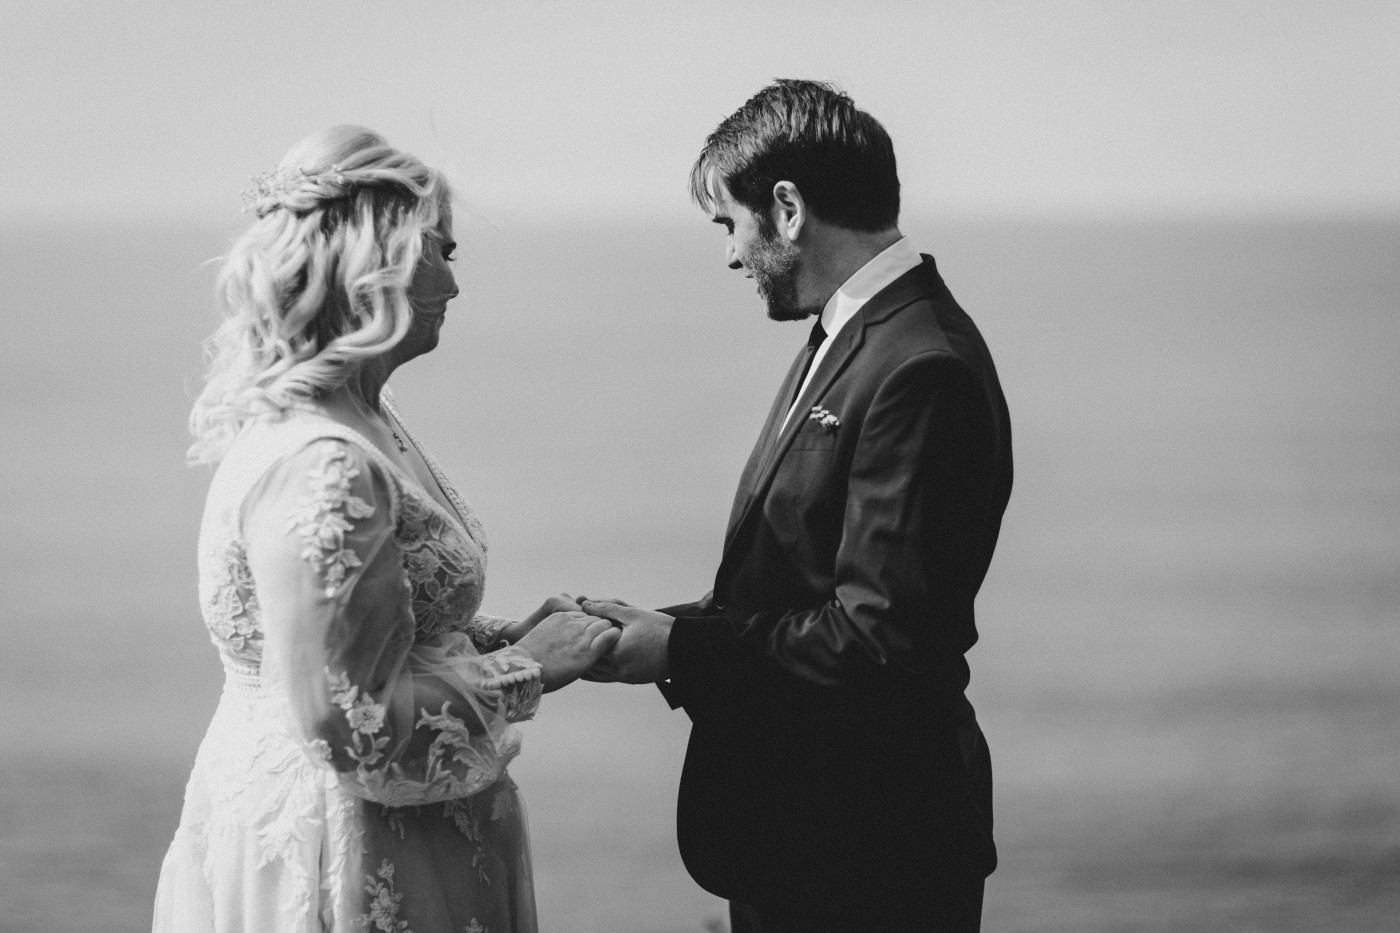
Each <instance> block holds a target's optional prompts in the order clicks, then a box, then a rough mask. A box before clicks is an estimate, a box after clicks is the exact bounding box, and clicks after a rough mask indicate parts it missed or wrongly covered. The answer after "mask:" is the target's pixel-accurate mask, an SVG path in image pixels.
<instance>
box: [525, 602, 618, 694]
mask: <svg viewBox="0 0 1400 933" xmlns="http://www.w3.org/2000/svg"><path fill="white" fill-rule="evenodd" d="M620 637H622V630H621V629H618V628H616V627H615V626H614V625H613V624H612V622H611V621H609V620H608V619H600V618H597V617H596V616H591V615H589V614H588V613H586V612H581V611H578V610H566V611H562V612H555V613H551V614H550V615H548V616H546V617H545V618H544V619H542V620H540V621H539V622H538V623H537V624H535V625H534V626H533V627H532V628H531V629H530V631H528V632H526V633H525V635H524V636H523V637H522V638H521V639H520V641H519V642H518V644H519V646H520V647H521V648H524V649H525V650H526V651H528V652H529V653H530V656H531V657H532V658H534V659H535V660H536V661H538V662H539V664H540V667H541V669H542V671H541V679H542V680H543V682H544V691H545V693H548V692H549V691H551V690H558V689H559V688H560V687H563V686H565V685H566V684H569V683H572V682H573V681H575V680H577V679H578V678H579V677H580V676H582V674H583V672H584V671H586V670H588V669H589V668H590V667H592V666H593V665H594V664H596V663H597V662H598V661H599V660H600V659H601V658H602V657H603V655H605V654H607V653H608V652H609V651H611V650H612V647H613V645H615V644H617V640H618V639H619V638H620Z"/></svg>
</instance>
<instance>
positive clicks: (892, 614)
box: [669, 352, 996, 717]
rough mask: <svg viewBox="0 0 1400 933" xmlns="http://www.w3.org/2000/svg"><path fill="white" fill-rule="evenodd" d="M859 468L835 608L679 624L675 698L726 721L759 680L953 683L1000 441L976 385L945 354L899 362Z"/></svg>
mask: <svg viewBox="0 0 1400 933" xmlns="http://www.w3.org/2000/svg"><path fill="white" fill-rule="evenodd" d="M860 430H861V434H860V437H859V439H858V441H857V445H856V449H855V453H854V456H853V460H852V463H851V468H850V474H849V479H848V486H847V496H846V507H845V513H844V516H843V522H842V532H841V542H840V546H839V548H838V550H837V554H836V561H835V567H834V578H835V598H834V599H832V600H830V601H829V602H827V603H826V604H825V605H823V606H816V607H804V608H793V609H791V610H787V611H783V612H760V613H746V612H744V611H743V607H729V608H727V609H726V610H724V612H723V615H722V617H721V618H717V617H715V616H714V615H713V614H712V612H711V613H700V614H696V615H694V616H679V617H678V618H677V621H676V624H675V625H674V626H673V629H672V634H671V639H670V643H669V650H670V667H671V678H672V682H673V685H674V686H673V690H674V692H675V693H676V695H677V697H678V698H679V699H680V700H681V702H682V703H683V704H684V705H685V706H686V707H687V710H688V711H689V712H690V713H691V715H692V717H695V716H697V715H701V716H703V715H710V714H713V715H722V714H723V713H724V712H725V711H726V710H731V709H734V710H735V711H737V709H736V704H737V706H742V705H744V704H745V703H746V702H747V701H748V700H749V699H751V698H749V697H746V696H745V694H746V693H748V692H750V691H751V690H753V689H754V686H753V685H754V684H756V683H763V682H764V681H765V680H766V681H772V680H773V679H774V677H775V676H776V677H777V678H778V679H779V680H783V679H786V680H788V681H792V682H795V683H799V684H805V685H812V686H819V687H853V688H857V689H859V688H861V687H864V686H868V685H871V684H873V683H880V684H882V685H885V686H897V685H899V684H900V683H909V684H913V683H928V682H929V681H930V679H931V678H932V679H933V680H934V682H938V681H940V680H946V679H950V678H951V680H952V681H953V683H952V684H950V686H952V687H955V688H956V689H959V690H960V689H962V687H963V686H965V673H964V674H963V675H962V682H961V683H958V682H957V680H958V679H959V678H958V673H957V671H958V670H959V669H961V670H962V671H964V672H965V670H966V668H965V665H964V663H963V661H962V655H963V653H964V652H965V651H966V650H967V649H968V648H969V647H971V645H972V643H973V642H974V641H975V640H976V632H975V628H974V626H973V620H972V597H973V595H974V594H975V593H976V590H977V586H978V584H979V583H980V573H981V571H980V569H979V559H978V555H979V553H980V552H979V546H980V536H981V531H980V529H982V528H984V527H985V526H986V512H987V509H988V507H989V502H990V499H991V495H992V492H991V485H992V469H991V465H992V462H993V457H994V455H995V450H994V448H995V443H996V440H995V438H996V433H995V428H994V422H993V417H992V408H991V402H990V400H989V397H988V394H987V392H986V390H985V387H984V385H983V383H982V380H981V378H980V377H979V376H978V375H977V373H976V372H974V371H973V370H972V369H971V368H970V367H968V366H967V365H966V364H965V363H963V362H962V361H961V360H959V359H957V358H956V357H954V356H952V355H950V354H947V353H941V352H934V353H927V354H923V355H920V356H916V357H913V358H911V359H909V360H907V361H905V362H904V363H903V364H902V365H901V366H899V367H898V368H897V369H896V370H894V371H893V372H892V373H891V374H890V375H889V376H888V377H887V378H886V380H885V381H884V382H883V384H882V385H881V386H880V388H879V389H878V390H877V392H876V393H875V396H874V398H873V400H872V402H871V405H870V408H869V411H868V412H867V414H866V417H865V419H864V421H863V423H862V425H861V429H860Z"/></svg>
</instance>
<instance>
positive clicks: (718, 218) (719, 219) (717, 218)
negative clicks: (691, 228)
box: [710, 214, 734, 227]
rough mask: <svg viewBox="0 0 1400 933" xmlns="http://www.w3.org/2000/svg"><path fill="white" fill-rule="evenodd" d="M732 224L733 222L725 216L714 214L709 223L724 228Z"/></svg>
mask: <svg viewBox="0 0 1400 933" xmlns="http://www.w3.org/2000/svg"><path fill="white" fill-rule="evenodd" d="M733 222H734V221H733V220H731V219H730V218H728V217H726V216H725V215H723V214H715V215H714V216H713V217H711V218H710V223H712V224H723V225H724V226H726V227H727V226H729V225H730V224H732V223H733Z"/></svg>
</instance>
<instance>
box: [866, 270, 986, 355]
mask: <svg viewBox="0 0 1400 933" xmlns="http://www.w3.org/2000/svg"><path fill="white" fill-rule="evenodd" d="M866 339H867V340H869V341H870V342H871V344H872V346H875V347H878V348H879V349H880V350H881V351H883V352H884V353H889V354H892V355H894V356H895V357H898V358H899V359H908V358H910V357H915V356H923V355H925V354H929V353H941V354H946V355H948V356H952V357H955V358H957V359H958V360H961V361H963V362H966V363H975V364H980V363H981V362H982V361H983V360H984V359H986V358H987V357H988V355H989V354H988V351H987V345H986V342H985V341H984V340H983V339H982V334H981V332H980V331H978V329H977V325H976V324H974V323H973V321H972V318H970V317H969V316H968V315H967V312H965V311H963V309H962V307H961V306H960V305H959V304H958V303H957V301H956V300H954V298H953V296H952V295H951V294H949V292H948V290H947V289H946V288H945V289H939V290H937V291H933V292H930V293H927V294H924V295H920V296H919V297H917V298H915V299H914V300H913V301H911V302H909V303H908V304H906V305H904V306H903V307H901V308H899V309H898V310H896V311H895V312H894V313H893V314H891V315H889V316H888V317H886V318H885V319H883V320H882V321H879V322H878V323H876V324H873V325H872V326H871V327H870V328H869V329H868V330H867V331H866Z"/></svg>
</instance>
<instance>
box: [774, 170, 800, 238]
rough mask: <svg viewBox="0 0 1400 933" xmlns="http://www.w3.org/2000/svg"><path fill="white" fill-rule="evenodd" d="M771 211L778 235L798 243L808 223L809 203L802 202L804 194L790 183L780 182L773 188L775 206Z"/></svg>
mask: <svg viewBox="0 0 1400 933" xmlns="http://www.w3.org/2000/svg"><path fill="white" fill-rule="evenodd" d="M770 210H771V212H772V217H773V224H774V225H775V226H776V227H777V228H778V235H779V236H783V237H786V238H787V240H788V241H789V242H791V243H796V242H797V238H798V237H799V236H801V235H802V228H803V226H805V225H806V223H807V202H806V201H804V200H802V192H801V191H798V190H797V186H796V185H794V184H793V183H792V182H790V181H780V182H778V183H777V184H775V185H774V186H773V206H772V208H771V209H770Z"/></svg>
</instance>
